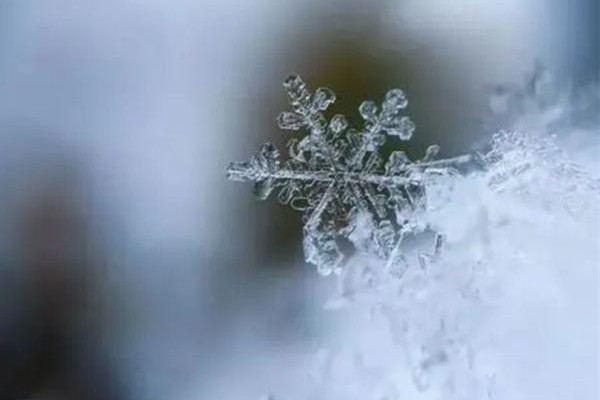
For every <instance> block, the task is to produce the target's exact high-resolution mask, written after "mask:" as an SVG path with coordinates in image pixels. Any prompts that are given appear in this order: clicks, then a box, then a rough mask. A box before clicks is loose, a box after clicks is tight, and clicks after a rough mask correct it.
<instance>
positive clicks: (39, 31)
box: [0, 0, 600, 400]
mask: <svg viewBox="0 0 600 400" xmlns="http://www.w3.org/2000/svg"><path fill="white" fill-rule="evenodd" d="M599 13H600V12H599V6H598V2H597V1H596V0H574V1H569V2H540V1H536V0H503V1H485V2H482V1H476V0H454V1H452V2H449V1H443V0H381V1H367V0H364V1H363V0H328V1H318V0H302V1H299V0H281V1H276V2H275V1H268V0H253V1H247V0H228V1H203V0H144V1H141V0H119V1H117V0H104V1H102V2H97V1H91V0H80V1H77V2H72V1H67V0H53V1H44V2H40V1H28V0H3V1H2V2H1V3H0V296H1V300H0V398H2V399H6V400H10V399H135V400H138V399H142V400H145V399H149V400H151V399H208V398H212V399H230V398H231V399H237V398H255V396H258V395H259V394H260V393H261V392H262V391H264V389H265V388H267V387H269V382H270V381H272V380H273V374H274V372H275V371H277V378H276V379H277V380H284V379H285V374H284V373H283V372H284V371H283V369H284V368H282V366H284V367H285V368H287V369H293V366H294V364H295V363H296V362H298V363H301V362H302V361H301V360H302V355H301V354H304V353H306V352H307V350H308V352H310V350H312V349H315V348H317V347H318V346H317V344H316V343H318V342H319V340H327V339H326V338H327V331H328V329H329V325H328V324H327V323H326V322H325V321H324V318H323V315H321V313H320V312H319V311H320V307H321V306H320V304H321V302H322V300H323V298H324V297H325V296H326V292H327V287H328V285H331V282H329V281H328V280H326V279H319V280H318V281H317V276H316V275H317V274H316V271H314V270H313V269H312V268H311V267H308V266H307V265H305V264H304V263H303V261H302V248H301V234H302V229H301V222H300V215H298V214H297V213H295V212H293V211H291V210H287V209H285V208H284V207H281V206H279V205H277V204H276V203H275V201H268V202H256V201H255V200H254V199H253V198H252V196H251V193H250V188H249V187H247V186H245V185H239V184H235V183H232V182H228V181H227V180H226V179H225V175H224V170H225V168H226V166H227V164H228V163H229V162H230V161H233V160H246V159H248V158H249V156H250V155H251V154H253V152H254V151H255V150H256V148H257V147H258V145H259V144H260V143H262V142H263V141H265V140H268V141H271V142H273V143H274V144H275V145H276V146H278V147H279V148H282V147H283V145H284V143H285V139H286V138H285V136H284V135H282V134H281V133H280V132H279V131H278V130H277V129H276V125H275V122H274V121H275V118H276V116H277V114H278V113H279V112H280V111H282V110H285V109H287V107H288V106H287V104H286V96H285V93H284V92H283V90H282V86H281V82H282V81H283V80H284V79H285V78H286V77H287V76H288V75H290V74H292V73H295V74H299V75H301V76H302V77H303V78H305V79H306V80H307V81H308V82H309V83H310V84H311V86H312V87H313V88H316V87H318V86H327V87H329V88H331V89H332V90H333V91H334V92H336V94H337V95H338V101H337V103H336V104H335V106H334V108H333V109H334V110H335V112H336V113H337V112H339V113H345V114H346V115H348V117H349V119H350V120H351V121H354V122H358V118H359V116H358V112H357V111H356V110H357V107H358V105H359V104H360V102H361V101H362V100H364V99H373V100H377V101H380V99H381V98H382V96H383V95H384V94H385V92H386V91H387V90H388V89H390V88H393V87H400V88H402V89H404V90H405V91H406V92H407V94H408V97H409V101H410V103H409V108H408V110H409V114H410V115H411V116H412V118H413V119H414V121H415V122H416V124H417V131H416V135H415V139H414V140H413V142H412V143H411V144H410V146H409V147H408V148H407V149H406V150H407V151H408V152H409V153H410V154H412V155H419V154H421V153H422V152H423V151H424V149H425V148H426V146H427V145H428V144H431V143H438V144H440V145H441V146H442V153H443V155H456V154H459V153H463V152H465V151H469V150H473V149H475V148H477V146H479V145H480V144H481V143H483V142H485V138H486V137H489V135H491V134H492V133H493V131H492V130H489V129H487V128H486V126H485V124H483V123H482V118H483V117H484V116H485V115H486V114H487V113H489V112H490V110H489V108H490V105H489V101H488V99H489V96H490V90H491V89H490V88H492V87H495V86H496V85H498V84H501V83H502V84H519V83H521V82H525V81H526V79H527V76H529V75H530V74H531V73H532V71H534V68H535V66H536V65H544V66H545V67H546V68H547V69H548V71H551V73H552V74H553V76H554V77H555V79H556V81H557V82H564V83H565V85H571V87H575V88H577V87H586V86H587V85H590V84H593V83H594V82H597V81H598V72H599V71H600V65H599V46H600V45H599V37H600V34H599V32H598V26H599V24H598V22H599V21H598V19H599ZM279 375H284V376H283V377H279Z"/></svg>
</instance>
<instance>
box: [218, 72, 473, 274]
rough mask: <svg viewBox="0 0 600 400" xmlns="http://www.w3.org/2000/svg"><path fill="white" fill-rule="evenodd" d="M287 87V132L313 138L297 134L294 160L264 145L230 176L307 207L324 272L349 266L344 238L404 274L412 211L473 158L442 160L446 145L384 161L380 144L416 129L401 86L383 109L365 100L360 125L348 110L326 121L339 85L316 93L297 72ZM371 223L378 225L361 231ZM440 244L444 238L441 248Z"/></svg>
mask: <svg viewBox="0 0 600 400" xmlns="http://www.w3.org/2000/svg"><path fill="white" fill-rule="evenodd" d="M284 87H285V89H286V91H287V94H288V96H289V98H290V103H291V105H292V109H293V110H292V111H286V112H283V113H281V114H280V115H279V118H278V119H277V123H278V125H279V127H280V128H281V129H284V130H288V131H298V130H304V131H306V133H307V134H306V136H304V137H303V138H302V139H300V140H298V139H296V138H295V137H292V138H290V139H289V141H288V144H287V147H288V152H289V157H288V158H287V159H286V160H282V159H281V157H280V153H279V152H278V151H277V149H276V148H275V147H274V146H273V145H271V144H263V145H262V146H261V148H260V149H259V151H258V152H257V154H255V155H254V156H253V157H252V159H251V160H250V161H249V162H235V163H232V164H231V165H230V166H229V167H228V169H227V176H228V177H229V179H232V180H236V181H242V182H248V181H249V182H254V193H255V194H256V196H257V197H258V198H259V199H266V198H267V197H268V196H269V194H270V193H271V192H272V191H274V190H275V191H278V199H279V201H280V202H281V203H283V204H289V205H290V206H291V207H292V208H294V209H296V210H300V211H303V213H304V215H303V221H304V254H305V258H306V261H307V262H309V263H312V264H314V265H316V266H317V269H318V271H319V272H320V273H321V274H324V275H328V274H330V273H332V272H336V273H339V272H340V271H341V268H342V266H343V265H344V263H345V261H346V259H347V257H345V256H344V254H343V253H342V251H341V250H340V246H339V243H340V241H342V240H349V241H351V242H352V243H353V244H354V246H355V247H356V249H357V250H358V251H361V252H366V253H372V254H376V255H377V256H378V257H379V258H381V259H383V260H384V262H385V266H386V268H387V269H388V270H390V271H394V270H396V271H399V272H401V271H402V270H403V269H404V268H405V260H404V257H403V255H402V252H401V250H400V246H401V244H402V241H403V238H404V237H405V236H406V235H407V234H410V233H413V232H414V231H416V230H417V229H419V228H418V226H417V225H416V224H415V221H413V218H412V215H413V214H414V212H416V211H418V210H420V209H421V208H422V207H423V206H424V201H425V196H426V193H425V188H426V183H427V181H428V180H429V179H431V178H434V177H436V176H440V175H445V174H452V173H454V167H457V166H458V165H461V164H465V163H467V162H469V161H471V160H472V157H471V156H469V155H467V156H461V157H457V158H452V159H444V160H435V156H436V155H437V153H438V151H439V146H437V145H432V146H429V148H428V149H427V150H426V152H425V155H424V156H423V158H422V159H420V160H416V161H411V160H410V159H409V158H408V157H407V155H406V153H405V152H403V151H394V152H393V153H392V154H391V155H390V156H389V158H388V159H387V160H384V159H383V158H382V156H381V154H380V149H381V147H382V146H383V144H384V143H385V142H386V140H387V139H388V138H397V139H398V140H400V141H407V140H410V139H411V137H412V135H413V133H414V131H415V124H414V123H413V122H412V121H411V119H410V118H409V117H408V116H406V115H404V110H405V108H406V107H407V105H408V100H407V97H406V95H405V93H404V92H403V91H402V90H400V89H392V90H390V91H389V92H388V93H387V94H386V96H385V98H384V100H383V103H382V104H381V107H378V106H377V104H376V103H375V102H373V101H370V100H369V101H364V102H363V103H362V104H361V105H360V107H359V112H360V115H361V116H362V118H363V119H364V121H365V122H364V125H363V127H362V128H361V129H359V130H355V129H353V128H350V127H349V126H348V122H347V120H346V118H345V117H344V116H343V115H334V116H333V117H332V118H331V119H330V120H327V119H326V117H325V115H324V114H323V112H324V111H325V110H326V109H327V108H328V107H329V106H330V105H331V104H332V103H333V102H334V101H335V94H334V93H333V92H332V91H331V90H329V89H326V88H319V89H317V91H316V92H315V93H314V94H313V93H311V92H310V91H309V89H308V87H307V85H306V84H305V83H304V82H303V81H302V80H301V79H300V78H299V77H297V76H291V77H289V78H288V79H287V80H286V81H285V83H284ZM365 225H368V226H369V227H370V229H359V228H360V227H361V226H362V227H364V226H365ZM364 232H368V234H367V235H366V237H365V235H364V234H363V233H364ZM439 246H441V237H439V238H437V239H436V249H437V250H436V251H439ZM427 258H428V256H427V255H424V256H423V257H422V261H423V262H426V259H427Z"/></svg>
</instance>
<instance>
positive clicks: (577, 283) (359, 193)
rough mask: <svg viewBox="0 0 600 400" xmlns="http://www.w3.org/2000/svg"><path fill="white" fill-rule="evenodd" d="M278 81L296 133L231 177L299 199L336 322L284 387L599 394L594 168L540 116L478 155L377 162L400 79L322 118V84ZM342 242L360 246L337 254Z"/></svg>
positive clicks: (376, 394)
mask: <svg viewBox="0 0 600 400" xmlns="http://www.w3.org/2000/svg"><path fill="white" fill-rule="evenodd" d="M285 87H286V89H287V91H288V94H289V96H290V98H291V102H292V106H293V111H292V112H285V113H283V114H282V115H281V116H280V117H279V119H278V122H279V125H280V127H281V128H283V129H287V130H300V129H306V131H307V132H308V135H307V136H305V137H304V138H302V139H301V140H297V139H295V138H292V139H290V141H289V144H288V147H289V158H288V159H287V160H285V161H282V160H280V156H279V153H278V152H277V151H276V150H275V148H274V147H273V146H271V145H264V146H263V147H262V148H261V150H260V151H259V152H258V154H257V155H255V156H254V157H253V158H252V160H251V161H250V162H242V163H233V164H231V165H230V167H229V169H228V176H229V177H230V178H231V179H234V180H238V181H251V182H254V184H255V193H256V194H257V195H258V196H259V198H261V199H264V198H266V197H267V196H268V195H269V194H270V192H272V191H273V190H278V192H279V200H280V201H281V202H282V203H284V204H290V205H291V206H292V207H294V208H296V209H298V210H302V211H303V212H304V222H305V224H304V248H305V254H306V260H307V261H308V262H310V263H313V264H315V265H316V266H317V267H318V269H319V271H320V272H321V273H323V274H329V273H332V272H334V273H336V274H337V275H339V276H338V278H337V279H338V284H339V289H338V291H337V293H336V294H335V295H334V296H332V298H331V299H330V301H329V302H328V303H327V304H326V308H328V309H329V312H331V313H341V315H343V317H341V320H342V321H343V322H342V323H341V324H340V326H339V331H338V332H336V333H335V336H336V342H337V343H340V344H339V345H336V346H329V347H324V348H323V349H321V350H320V351H318V352H317V354H316V355H315V362H316V363H317V366H316V370H317V371H318V372H316V373H312V374H309V375H310V379H309V380H308V381H304V380H303V384H302V385H298V387H296V388H294V389H293V392H292V391H291V390H289V389H286V388H284V389H282V390H281V391H282V392H283V393H284V394H283V395H282V396H283V397H281V398H284V399H294V400H296V399H314V400H334V399H344V400H488V399H489V400H491V399H503V400H509V399H510V400H513V399H515V400H524V399H528V400H529V399H538V398H539V399H541V398H543V399H546V400H561V399H567V398H573V399H580V400H592V399H594V398H597V395H598V387H597V382H596V379H597V378H596V377H597V373H598V372H599V371H598V364H597V352H598V350H599V349H598V344H597V335H598V328H597V327H598V324H597V322H598V321H597V315H598V299H597V291H598V284H597V282H598V265H599V264H600V259H599V257H600V241H599V240H598V233H599V232H598V226H599V223H600V183H599V182H600V181H599V179H598V176H597V172H596V173H594V171H590V169H589V168H586V166H585V165H583V166H582V165H577V164H576V163H575V162H573V161H572V160H571V158H570V157H569V155H568V154H567V153H566V152H565V151H564V150H563V149H562V147H561V145H560V144H559V142H558V140H557V138H556V137H553V136H552V135H543V134H538V132H543V131H545V130H546V129H545V128H544V126H543V123H541V124H537V125H536V126H537V127H538V129H537V130H536V133H535V134H523V133H518V132H512V131H511V132H504V131H500V132H498V133H497V134H495V135H494V136H493V138H492V140H491V142H490V146H489V150H487V151H485V152H483V153H476V154H473V155H467V156H462V157H458V158H454V159H448V160H434V157H435V155H436V153H437V152H438V150H439V148H438V147H437V146H431V147H429V149H428V150H427V152H426V154H425V156H424V157H423V158H422V159H421V160H416V161H411V160H409V159H408V157H407V156H406V154H405V153H403V152H401V151H396V152H393V153H392V154H391V156H390V157H389V158H388V159H387V160H384V159H382V156H381V154H380V153H379V150H380V149H381V146H382V144H383V143H384V142H385V141H386V140H387V139H389V138H390V137H395V138H397V139H399V140H409V139H410V138H411V136H412V135H413V132H414V130H415V125H414V124H413V123H412V122H411V121H410V119H408V117H406V116H405V115H403V111H404V109H405V108H406V106H407V100H406V96H405V95H404V93H403V92H402V91H400V90H398V89H395V90H392V91H390V92H388V94H387V95H386V97H385V99H384V101H383V103H382V105H381V107H377V106H376V104H375V103H373V102H371V101H367V102H364V103H363V104H362V105H361V106H360V113H361V115H362V117H363V119H364V120H365V124H364V127H363V128H362V129H359V130H353V129H350V128H349V127H348V124H347V122H346V120H345V118H344V117H342V116H339V115H336V116H334V117H333V118H331V120H329V121H327V120H326V119H325V117H324V115H323V111H325V109H326V108H327V107H328V106H329V105H330V104H331V103H333V101H334V100H335V96H334V95H333V93H332V92H331V91H329V90H328V89H318V90H317V91H316V93H315V94H312V95H311V94H310V93H309V91H308V89H307V87H306V84H305V83H304V82H302V81H301V80H300V79H299V78H297V77H291V78H289V79H288V80H287V81H286V83H285ZM536 87H537V86H536ZM522 97H523V96H510V95H509V96H508V98H509V99H514V98H518V99H520V100H519V102H520V103H518V104H521V103H522V104H526V102H527V101H528V100H526V99H522ZM511 104H517V103H514V101H512V100H511ZM527 104H529V103H527ZM536 104H539V102H538V103H536ZM496 105H497V104H496ZM547 107H549V108H552V106H551V105H547ZM547 107H546V105H544V110H546V109H547ZM542 114H543V115H546V114H545V113H542ZM553 115H556V114H553ZM553 123H556V119H554V120H553ZM565 126H566V125H565ZM593 129H594V130H595V131H594V132H595V133H593V134H597V133H598V126H595V127H594V128H593ZM597 150H598V148H597V147H596V151H597ZM465 166H468V167H469V168H465ZM341 240H346V241H350V242H351V243H352V244H353V245H354V247H355V249H356V250H357V251H356V252H355V253H354V254H352V255H349V256H344V255H343V254H342V252H341V250H340V246H339V242H340V241H341ZM337 318H338V319H340V316H339V315H337ZM594 318H595V319H594ZM594 346H596V347H594ZM302 379H305V378H302ZM575 381H576V382H577V383H576V384H574V383H573V382H575ZM267 398H268V399H269V400H271V399H275V397H272V396H268V397H267ZM277 398H278V399H279V397H277Z"/></svg>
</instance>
